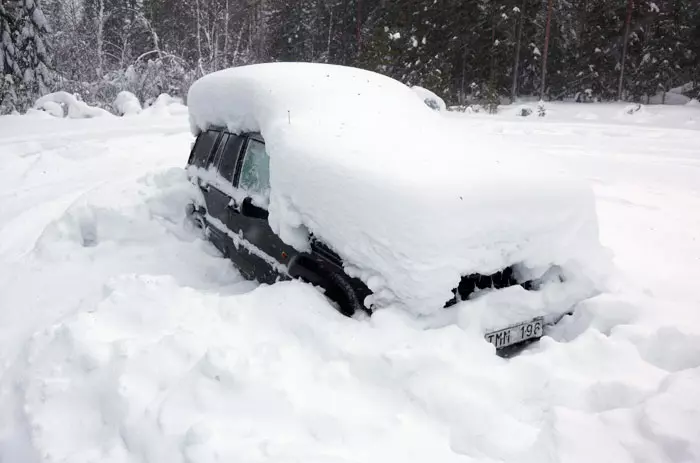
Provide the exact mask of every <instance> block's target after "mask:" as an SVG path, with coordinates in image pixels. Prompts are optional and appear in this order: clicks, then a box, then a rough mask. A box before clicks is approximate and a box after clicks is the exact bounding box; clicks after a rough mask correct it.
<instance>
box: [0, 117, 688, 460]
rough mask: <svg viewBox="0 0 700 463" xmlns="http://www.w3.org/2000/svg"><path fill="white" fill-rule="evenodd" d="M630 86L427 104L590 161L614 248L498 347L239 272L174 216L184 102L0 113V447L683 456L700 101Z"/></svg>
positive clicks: (195, 455)
mask: <svg viewBox="0 0 700 463" xmlns="http://www.w3.org/2000/svg"><path fill="white" fill-rule="evenodd" d="M625 108H626V105H576V104H570V105H550V108H549V114H548V115H547V117H545V118H537V117H535V116H534V115H533V116H530V117H525V118H523V117H517V116H515V115H514V108H510V109H506V110H504V111H502V113H501V114H500V115H499V116H486V115H482V114H474V115H462V114H458V115H455V114H450V115H448V116H446V121H445V123H446V124H449V125H452V126H454V129H455V130H456V131H458V132H460V133H463V134H464V142H465V144H466V145H468V144H469V140H470V134H473V133H474V132H475V131H478V132H479V133H491V134H493V135H495V136H498V137H500V138H502V139H505V140H511V141H512V145H513V149H514V150H517V149H518V147H519V146H523V145H529V146H531V147H535V148H538V151H539V153H541V154H540V156H542V158H541V159H545V160H547V161H548V162H551V163H552V164H554V165H556V166H559V168H561V169H564V170H572V171H575V172H578V173H581V174H583V175H585V176H586V177H587V178H588V179H589V180H590V181H591V182H592V183H593V185H594V188H595V191H596V195H597V207H598V214H599V218H600V226H601V239H602V241H603V242H604V244H605V245H607V246H608V247H609V248H610V249H611V250H612V252H613V253H614V255H615V263H616V264H617V267H618V272H617V274H616V277H615V279H614V284H613V286H612V288H611V290H610V292H609V293H606V294H603V295H601V296H599V297H597V298H595V299H593V300H590V301H587V302H586V303H584V304H582V305H581V306H580V307H578V310H577V312H576V314H575V316H573V317H569V318H567V319H565V321H564V322H563V323H562V325H561V326H560V327H559V328H558V329H557V330H556V331H555V332H553V333H552V334H551V336H550V337H546V338H544V339H543V340H542V341H541V342H540V343H538V344H536V345H534V346H532V347H531V348H529V349H528V350H526V351H525V352H524V353H522V354H521V355H519V356H517V357H515V358H512V359H509V360H506V359H501V358H499V357H496V356H495V355H494V354H493V351H492V349H491V346H490V345H488V344H486V343H485V342H484V341H483V340H481V339H480V338H479V336H477V335H475V334H474V333H470V332H468V331H465V330H463V329H461V328H460V326H459V324H457V325H450V326H446V327H442V328H438V329H433V330H422V329H419V328H418V327H417V326H416V324H415V323H412V321H411V319H410V318H409V317H407V316H403V315H401V314H399V313H391V312H383V313H378V314H376V316H375V317H373V318H372V319H371V320H364V321H357V320H348V319H345V318H343V317H341V316H340V315H338V314H337V313H335V312H334V311H333V310H332V309H331V308H330V306H329V305H328V304H327V303H326V301H325V299H324V298H323V297H322V296H321V295H320V294H319V293H318V292H317V291H315V290H314V289H313V288H310V287H307V286H305V285H303V284H300V283H283V284H277V285H274V286H267V287H257V288H256V287H255V285H254V284H252V283H249V282H245V281H242V280H241V278H240V277H239V276H238V274H237V272H236V271H235V270H233V269H232V268H231V266H230V265H229V264H228V263H227V262H226V261H225V260H223V259H221V258H220V257H218V255H217V254H216V252H215V250H214V249H213V248H212V247H211V246H210V245H209V244H207V243H204V242H202V241H200V240H198V239H197V238H196V237H195V236H194V235H193V234H192V233H191V232H189V231H188V230H186V229H185V228H183V226H182V218H183V217H182V213H183V207H182V202H183V198H184V195H185V194H186V193H185V191H184V189H183V180H184V172H183V170H182V167H183V165H184V164H185V161H186V158H187V154H188V150H189V146H190V143H191V141H192V139H191V136H190V135H189V133H188V131H187V129H188V127H187V120H186V118H185V117H184V116H183V115H179V116H177V115H174V116H168V115H166V114H161V115H155V114H144V115H139V116H135V117H131V118H102V119H88V120H58V119H53V118H50V117H49V116H47V117H46V118H43V117H39V116H36V115H34V116H20V117H16V116H9V117H1V118H0V211H2V214H1V215H0V368H1V370H0V374H1V376H0V462H2V463H6V462H7V463H17V462H22V463H23V462H34V461H51V462H71V463H72V462H149V463H150V462H168V463H177V462H192V463H210V462H215V461H241V462H257V461H260V462H262V461H265V462H292V461H300V462H305V463H311V462H324V463H330V462H334V463H340V462H358V463H360V462H361V463H369V462H381V463H386V462H394V461H402V462H412V461H415V462H426V461H435V462H451V461H459V462H472V461H479V462H559V461H561V462H586V463H588V462H614V463H624V462H648V463H651V462H697V461H700V426H699V425H698V423H700V311H698V307H700V285H698V284H697V283H696V282H697V281H699V280H700V235H699V233H698V231H699V230H700V108H698V107H692V106H683V107H644V108H642V109H641V110H640V111H637V112H634V113H633V114H627V113H626V112H625ZM528 151H529V150H528Z"/></svg>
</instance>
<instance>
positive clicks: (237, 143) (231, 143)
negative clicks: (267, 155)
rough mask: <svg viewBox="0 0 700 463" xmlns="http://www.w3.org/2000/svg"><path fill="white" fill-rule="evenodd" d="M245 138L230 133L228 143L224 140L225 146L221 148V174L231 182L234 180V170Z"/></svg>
mask: <svg viewBox="0 0 700 463" xmlns="http://www.w3.org/2000/svg"><path fill="white" fill-rule="evenodd" d="M244 140H245V138H243V137H239V136H237V135H234V134H228V138H227V139H226V143H225V144H224V143H223V142H222V145H223V147H222V148H221V149H220V151H221V155H220V159H219V162H218V166H219V175H221V176H222V177H223V178H225V179H226V180H227V181H229V182H232V181H233V172H234V170H235V167H236V161H237V159H238V154H239V153H240V151H241V147H242V145H243V141H244Z"/></svg>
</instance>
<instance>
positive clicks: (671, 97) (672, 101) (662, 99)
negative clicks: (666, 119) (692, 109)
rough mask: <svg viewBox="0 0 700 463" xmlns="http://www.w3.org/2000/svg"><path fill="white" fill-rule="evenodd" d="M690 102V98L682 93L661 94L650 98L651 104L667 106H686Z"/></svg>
mask: <svg viewBox="0 0 700 463" xmlns="http://www.w3.org/2000/svg"><path fill="white" fill-rule="evenodd" d="M689 101H690V98H689V97H687V96H685V95H682V94H680V93H675V92H673V91H669V92H666V93H665V94H664V92H659V93H657V94H656V95H654V96H652V97H651V98H649V104H667V105H684V104H686V103H688V102H689Z"/></svg>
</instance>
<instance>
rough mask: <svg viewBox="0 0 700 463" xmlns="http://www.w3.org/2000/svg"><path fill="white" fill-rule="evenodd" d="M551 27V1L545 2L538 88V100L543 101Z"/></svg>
mask: <svg viewBox="0 0 700 463" xmlns="http://www.w3.org/2000/svg"><path fill="white" fill-rule="evenodd" d="M551 26H552V0H549V1H548V2H547V26H546V27H545V31H544V54H543V55H542V87H541V88H540V100H544V91H545V88H546V82H547V55H548V53H549V31H550V29H551Z"/></svg>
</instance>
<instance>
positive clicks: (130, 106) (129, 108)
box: [112, 91, 141, 116]
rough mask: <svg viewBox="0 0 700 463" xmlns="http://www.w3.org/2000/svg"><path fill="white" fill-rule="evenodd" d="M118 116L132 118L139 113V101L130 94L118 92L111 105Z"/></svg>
mask: <svg viewBox="0 0 700 463" xmlns="http://www.w3.org/2000/svg"><path fill="white" fill-rule="evenodd" d="M112 106H114V109H115V110H116V111H117V113H118V114H119V115H120V116H133V115H135V114H138V113H140V112H141V103H140V102H139V99H138V98H137V97H136V95H134V94H133V93H131V92H127V91H123V92H119V94H118V95H117V98H115V100H114V103H113V104H112Z"/></svg>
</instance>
